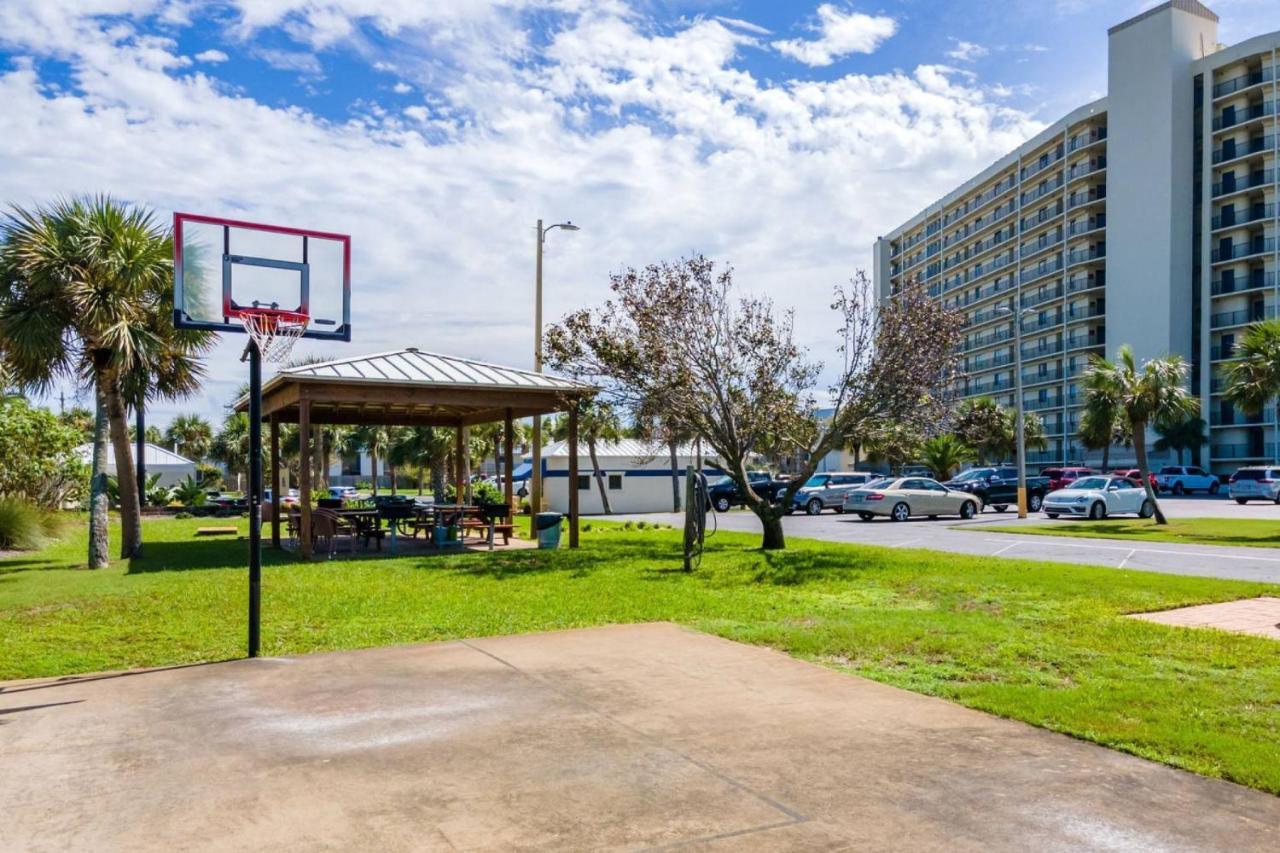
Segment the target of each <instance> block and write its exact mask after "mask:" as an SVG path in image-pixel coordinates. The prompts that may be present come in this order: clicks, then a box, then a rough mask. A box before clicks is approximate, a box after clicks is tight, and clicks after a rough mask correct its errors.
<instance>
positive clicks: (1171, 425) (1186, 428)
mask: <svg viewBox="0 0 1280 853" xmlns="http://www.w3.org/2000/svg"><path fill="white" fill-rule="evenodd" d="M1207 426H1208V424H1206V423H1205V422H1204V418H1201V417H1184V418H1179V419H1177V420H1174V421H1172V422H1167V421H1162V422H1160V423H1157V424H1156V432H1157V433H1159V434H1160V438H1159V439H1157V440H1156V443H1155V444H1154V445H1152V446H1153V447H1154V448H1155V449H1156V450H1158V451H1160V452H1161V453H1165V452H1167V451H1170V450H1172V451H1173V452H1174V453H1177V454H1178V464H1179V465H1181V464H1182V452H1183V451H1184V450H1189V451H1191V456H1192V458H1193V459H1195V460H1197V461H1198V459H1199V456H1200V448H1201V447H1204V446H1205V444H1207V443H1208V439H1207V438H1205V437H1204V430H1205V427H1207Z"/></svg>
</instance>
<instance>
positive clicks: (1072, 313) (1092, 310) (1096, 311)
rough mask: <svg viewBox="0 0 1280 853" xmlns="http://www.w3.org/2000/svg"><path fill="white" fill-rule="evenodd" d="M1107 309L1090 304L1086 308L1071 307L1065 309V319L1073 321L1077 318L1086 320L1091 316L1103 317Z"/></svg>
mask: <svg viewBox="0 0 1280 853" xmlns="http://www.w3.org/2000/svg"><path fill="white" fill-rule="evenodd" d="M1106 314H1107V309H1106V308H1103V307H1101V306H1098V305H1090V306H1088V307H1087V308H1080V307H1073V308H1071V309H1070V310H1068V311H1067V321H1068V322H1071V323H1074V322H1076V321H1077V320H1088V319H1090V318H1092V317H1105V316H1106Z"/></svg>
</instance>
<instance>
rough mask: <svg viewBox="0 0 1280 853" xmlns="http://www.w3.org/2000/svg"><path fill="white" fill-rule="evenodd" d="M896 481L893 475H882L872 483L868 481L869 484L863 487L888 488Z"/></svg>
mask: <svg viewBox="0 0 1280 853" xmlns="http://www.w3.org/2000/svg"><path fill="white" fill-rule="evenodd" d="M894 482H895V481H894V480H893V478H891V477H881V478H880V479H879V480H872V481H871V482H870V483H867V484H866V485H865V486H863V487H862V488H864V489H887V488H889V487H890V486H892V485H893V484H894Z"/></svg>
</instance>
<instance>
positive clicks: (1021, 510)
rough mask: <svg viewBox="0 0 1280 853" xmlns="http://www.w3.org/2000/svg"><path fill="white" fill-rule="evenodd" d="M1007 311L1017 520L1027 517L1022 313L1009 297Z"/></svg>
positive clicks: (1015, 300) (1013, 299)
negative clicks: (1009, 315) (1010, 331)
mask: <svg viewBox="0 0 1280 853" xmlns="http://www.w3.org/2000/svg"><path fill="white" fill-rule="evenodd" d="M1009 310H1010V311H1011V312H1012V313H1013V362H1014V365H1015V366H1014V370H1013V387H1014V391H1013V393H1014V394H1015V395H1016V396H1015V398H1014V403H1016V404H1017V412H1018V418H1017V440H1018V518H1026V517H1027V443H1026V438H1025V436H1024V434H1023V428H1022V425H1023V419H1022V311H1021V309H1019V307H1018V304H1017V297H1014V296H1010V297H1009Z"/></svg>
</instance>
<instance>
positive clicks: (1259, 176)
mask: <svg viewBox="0 0 1280 853" xmlns="http://www.w3.org/2000/svg"><path fill="white" fill-rule="evenodd" d="M1275 182H1276V170H1275V169H1260V170H1258V171H1256V172H1254V173H1253V174H1251V175H1247V176H1245V177H1243V178H1235V177H1234V176H1233V177H1232V178H1225V177H1224V178H1223V179H1222V180H1221V181H1218V182H1216V183H1214V185H1213V197H1214V198H1218V197H1220V196H1224V195H1231V194H1232V193H1240V192H1244V191H1245V190H1251V189H1254V188H1255V187H1267V186H1271V185H1272V184H1274V183H1275Z"/></svg>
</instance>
